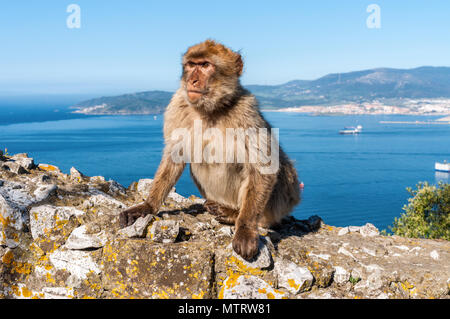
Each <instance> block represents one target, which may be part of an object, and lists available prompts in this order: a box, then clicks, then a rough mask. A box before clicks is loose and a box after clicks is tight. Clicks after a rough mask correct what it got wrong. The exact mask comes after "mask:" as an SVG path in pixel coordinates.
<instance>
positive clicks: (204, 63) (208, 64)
mask: <svg viewBox="0 0 450 319" xmlns="http://www.w3.org/2000/svg"><path fill="white" fill-rule="evenodd" d="M210 65H211V63H209V62H203V63H202V67H203V68H207V67H208V66H210Z"/></svg>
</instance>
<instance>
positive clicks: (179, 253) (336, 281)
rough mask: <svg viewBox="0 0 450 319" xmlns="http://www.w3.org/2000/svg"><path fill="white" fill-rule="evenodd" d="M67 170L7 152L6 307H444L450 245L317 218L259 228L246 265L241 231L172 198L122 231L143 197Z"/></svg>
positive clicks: (2, 220)
mask: <svg viewBox="0 0 450 319" xmlns="http://www.w3.org/2000/svg"><path fill="white" fill-rule="evenodd" d="M151 182H152V180H151V179H142V180H140V181H139V182H138V183H133V184H132V185H130V187H129V188H128V189H125V188H124V187H123V186H121V185H119V184H118V183H117V182H115V181H112V180H109V181H106V180H105V179H104V178H103V177H101V176H94V177H88V176H85V175H83V174H82V173H81V172H79V171H78V170H76V169H75V168H72V169H71V170H70V174H64V173H62V172H61V171H60V170H59V169H58V168H57V167H55V166H53V165H49V164H39V165H35V163H34V161H33V159H31V158H29V157H28V156H27V155H26V154H17V155H15V156H12V157H11V156H4V155H2V154H0V260H1V263H0V297H1V298H264V299H266V298H449V286H450V279H449V278H450V243H449V242H448V241H443V240H442V241H440V240H424V239H412V238H401V237H397V236H381V235H380V234H379V232H378V230H377V229H376V228H375V227H374V226H373V225H371V224H366V225H364V226H361V227H356V226H350V227H344V228H339V227H333V226H328V225H326V224H324V223H323V221H322V220H321V219H320V217H318V216H312V217H310V218H308V219H306V220H297V219H295V218H292V217H289V218H287V219H285V220H284V221H283V224H282V225H280V226H279V227H277V228H276V229H260V230H259V231H260V252H259V254H258V255H257V257H256V258H255V259H254V260H253V261H251V262H247V261H245V260H243V259H242V258H240V257H239V256H238V255H236V254H235V253H234V252H233V250H232V248H231V240H232V237H233V233H234V227H230V226H227V225H222V224H220V223H218V222H217V221H216V220H215V219H214V216H211V215H210V214H208V213H206V212H205V211H204V209H203V206H202V203H203V200H202V199H199V198H196V197H194V196H191V197H189V198H184V197H182V196H180V195H179V194H177V193H176V192H175V190H172V192H171V193H170V195H169V197H168V199H167V200H166V202H165V203H164V205H163V207H162V208H161V211H160V212H159V213H158V214H157V215H156V216H147V217H145V218H141V219H139V220H138V221H136V223H135V224H133V225H132V226H129V227H127V228H125V229H119V225H118V214H119V213H120V211H122V210H123V209H124V208H126V207H129V206H132V205H135V204H137V203H139V202H141V201H142V200H143V198H144V197H145V196H146V194H147V191H148V188H149V186H150V185H151Z"/></svg>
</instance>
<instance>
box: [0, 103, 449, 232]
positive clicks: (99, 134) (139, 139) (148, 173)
mask: <svg viewBox="0 0 450 319" xmlns="http://www.w3.org/2000/svg"><path fill="white" fill-rule="evenodd" d="M8 112H9V113H7V112H6V108H3V109H2V108H1V107H0V149H4V148H8V151H9V153H19V152H27V153H28V154H29V155H30V156H31V157H33V158H34V159H35V161H36V162H39V163H52V164H54V165H57V166H59V167H60V168H61V169H62V171H63V172H65V173H68V172H69V169H70V167H72V166H75V167H76V168H78V169H79V170H81V171H82V172H83V173H85V174H87V175H90V176H93V175H103V176H105V177H106V178H107V179H108V178H112V179H114V180H116V181H118V182H120V183H121V184H123V185H124V186H128V185H129V184H130V183H131V182H133V181H137V180H138V179H140V178H151V177H153V175H154V173H155V171H156V169H157V166H158V164H159V160H160V156H161V151H162V147H163V140H162V116H158V117H157V119H156V120H154V119H153V116H117V117H115V116H111V117H85V116H81V118H73V117H80V116H74V115H70V114H67V113H66V112H65V111H64V110H62V111H60V112H53V110H52V109H48V110H41V111H40V112H36V114H35V115H34V116H33V118H34V119H35V120H36V121H41V120H44V119H49V118H50V119H52V121H47V122H32V123H30V122H28V123H15V124H9V125H7V124H5V123H8V119H9V120H10V123H14V122H17V121H18V119H19V118H20V113H21V111H18V109H17V108H15V109H14V110H11V109H9V111H8ZM45 114H47V115H48V116H46V115H45ZM265 116H266V118H267V119H268V120H269V122H270V123H271V124H272V126H273V127H277V128H279V129H280V142H281V145H282V147H283V148H284V150H285V151H286V152H287V153H288V155H289V156H290V157H291V158H292V159H293V160H295V166H296V168H297V170H298V173H299V176H300V180H302V181H303V182H304V183H305V189H304V192H303V201H302V203H301V204H300V205H299V206H298V207H296V209H295V211H294V215H295V216H296V217H297V218H307V217H309V216H310V215H313V214H317V215H319V216H321V217H322V218H323V219H324V220H325V222H326V223H327V224H330V225H336V226H345V225H362V224H365V223H366V222H371V223H373V224H375V225H376V226H377V227H379V228H380V229H385V228H386V227H387V226H388V225H391V224H392V221H393V219H394V217H396V216H399V215H400V213H401V212H402V206H403V205H404V204H405V203H406V202H407V197H408V194H407V192H406V190H405V188H406V187H407V186H414V185H415V184H416V183H417V182H419V181H429V182H431V183H436V182H437V181H438V180H443V181H445V182H449V181H450V178H449V176H448V174H444V173H441V174H440V175H438V174H437V173H435V172H434V162H435V161H443V160H444V159H447V160H450V125H408V124H380V123H379V121H382V120H401V121H415V120H424V119H425V118H430V117H425V118H424V117H413V116H342V117H341V116H339V117H331V116H308V115H302V114H288V113H265ZM71 117H72V119H67V118H71ZM33 118H31V120H32V119H33ZM56 119H62V120H56ZM29 120H30V117H28V120H27V121H29ZM357 124H361V125H362V126H363V127H364V129H363V134H361V135H359V136H341V135H339V134H337V132H338V130H339V129H341V128H343V127H344V126H350V125H357ZM176 188H177V191H178V192H179V193H180V194H182V195H185V196H189V195H190V194H196V195H199V193H198V191H197V189H196V188H195V186H194V185H193V183H192V182H191V180H190V177H189V170H188V169H187V170H186V171H185V172H184V174H183V176H182V177H181V179H180V181H179V182H178V184H177V186H176Z"/></svg>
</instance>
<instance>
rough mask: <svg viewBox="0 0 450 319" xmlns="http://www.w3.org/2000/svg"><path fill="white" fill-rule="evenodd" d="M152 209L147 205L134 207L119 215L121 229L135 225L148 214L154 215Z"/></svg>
mask: <svg viewBox="0 0 450 319" xmlns="http://www.w3.org/2000/svg"><path fill="white" fill-rule="evenodd" d="M152 213H153V212H152V209H151V207H150V206H149V205H148V204H147V203H143V204H140V205H136V206H133V207H131V208H128V209H127V210H124V211H123V212H121V213H120V215H119V223H120V227H121V228H123V227H127V226H130V225H133V223H134V222H135V221H136V220H137V219H138V218H139V217H144V216H146V215H148V214H152Z"/></svg>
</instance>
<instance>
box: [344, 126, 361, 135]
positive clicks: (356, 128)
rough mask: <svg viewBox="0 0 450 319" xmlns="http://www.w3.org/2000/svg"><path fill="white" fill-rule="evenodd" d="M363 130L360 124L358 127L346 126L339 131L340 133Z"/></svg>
mask: <svg viewBox="0 0 450 319" xmlns="http://www.w3.org/2000/svg"><path fill="white" fill-rule="evenodd" d="M361 131H362V126H361V125H358V126H357V127H344V129H343V130H340V131H339V134H359V133H361Z"/></svg>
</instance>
